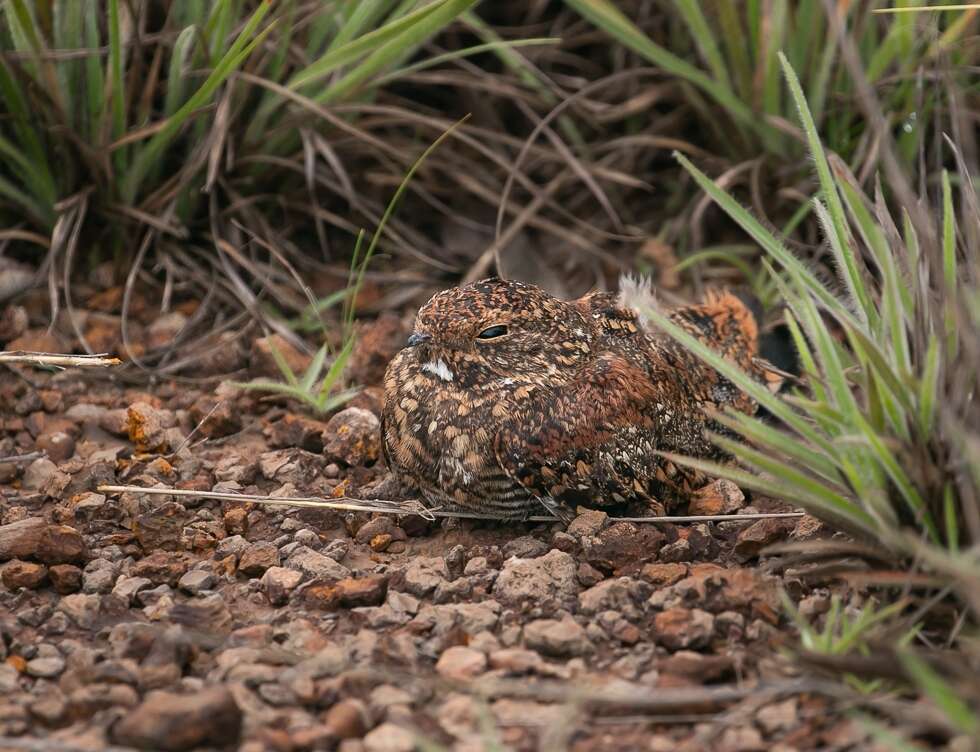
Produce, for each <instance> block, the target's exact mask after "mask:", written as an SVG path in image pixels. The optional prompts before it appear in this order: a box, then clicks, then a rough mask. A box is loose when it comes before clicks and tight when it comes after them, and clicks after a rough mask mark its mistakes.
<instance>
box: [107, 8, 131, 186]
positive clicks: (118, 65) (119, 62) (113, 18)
mask: <svg viewBox="0 0 980 752" xmlns="http://www.w3.org/2000/svg"><path fill="white" fill-rule="evenodd" d="M107 78H108V79H109V81H110V85H111V93H110V96H109V107H110V111H111V112H112V138H113V139H114V140H115V139H118V138H121V137H122V135H123V134H124V133H125V132H126V109H125V107H126V105H125V102H126V90H125V77H124V76H123V46H122V33H121V31H120V29H119V0H109V72H108V74H107ZM126 152H127V149H125V148H123V149H116V151H115V152H114V153H113V157H112V159H113V163H114V164H115V167H116V170H117V172H122V171H123V170H124V169H125V165H126Z"/></svg>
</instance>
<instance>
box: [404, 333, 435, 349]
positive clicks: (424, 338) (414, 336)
mask: <svg viewBox="0 0 980 752" xmlns="http://www.w3.org/2000/svg"><path fill="white" fill-rule="evenodd" d="M430 339H431V338H430V337H429V335H428V334H419V333H418V332H412V333H411V334H410V335H409V336H408V342H407V343H406V344H407V345H408V346H409V347H415V346H416V345H422V344H425V343H426V342H428V341H429V340H430Z"/></svg>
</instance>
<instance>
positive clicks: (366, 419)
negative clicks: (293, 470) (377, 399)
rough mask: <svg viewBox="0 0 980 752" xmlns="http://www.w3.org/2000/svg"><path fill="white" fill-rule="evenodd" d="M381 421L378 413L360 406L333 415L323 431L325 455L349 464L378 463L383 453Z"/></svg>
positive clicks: (329, 459)
mask: <svg viewBox="0 0 980 752" xmlns="http://www.w3.org/2000/svg"><path fill="white" fill-rule="evenodd" d="M380 429H381V424H380V422H379V421H378V418H377V416H376V415H375V414H374V413H372V412H370V411H369V410H365V409H363V408H360V407H348V408H346V409H344V410H341V411H340V412H339V413H337V414H336V415H334V416H333V417H332V418H331V419H330V421H329V422H328V423H327V428H326V430H325V432H324V441H323V456H324V457H326V458H327V460H328V461H333V462H343V463H344V464H346V465H349V466H358V465H369V464H373V463H375V462H377V460H378V456H379V455H380V453H381V430H380Z"/></svg>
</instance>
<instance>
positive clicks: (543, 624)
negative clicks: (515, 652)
mask: <svg viewBox="0 0 980 752" xmlns="http://www.w3.org/2000/svg"><path fill="white" fill-rule="evenodd" d="M524 641H525V642H526V643H527V644H528V646H529V647H532V648H534V649H535V650H538V651H540V652H542V653H544V654H545V655H553V656H558V657H562V658H567V657H570V656H576V655H585V654H587V653H590V652H592V643H591V642H590V641H589V638H588V635H586V633H585V629H583V628H582V627H581V626H580V625H579V624H577V623H576V622H575V620H574V619H572V618H571V617H566V618H564V619H561V620H560V621H559V620H558V619H538V620H536V621H532V622H531V623H530V624H528V625H526V626H525V627H524Z"/></svg>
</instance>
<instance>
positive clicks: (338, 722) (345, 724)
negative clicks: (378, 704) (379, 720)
mask: <svg viewBox="0 0 980 752" xmlns="http://www.w3.org/2000/svg"><path fill="white" fill-rule="evenodd" d="M368 722H369V719H368V711H367V708H366V707H365V705H364V703H363V702H361V701H360V700H357V699H355V698H352V697H351V698H347V699H344V700H340V701H339V702H336V703H334V704H333V705H332V706H331V707H330V709H329V710H328V711H327V712H326V713H325V714H324V717H323V723H324V725H325V726H326V727H327V728H328V729H329V731H330V735H331V736H332V737H333V738H334V739H360V738H361V737H362V736H364V732H365V731H367V729H368Z"/></svg>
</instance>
